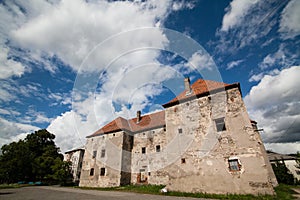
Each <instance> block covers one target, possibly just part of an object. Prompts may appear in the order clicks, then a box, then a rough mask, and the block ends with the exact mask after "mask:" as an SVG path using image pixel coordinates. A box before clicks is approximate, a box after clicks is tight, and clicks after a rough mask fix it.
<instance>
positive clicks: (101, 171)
mask: <svg viewBox="0 0 300 200" xmlns="http://www.w3.org/2000/svg"><path fill="white" fill-rule="evenodd" d="M100 176H105V168H104V167H102V168H100Z"/></svg>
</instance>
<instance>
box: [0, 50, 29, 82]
mask: <svg viewBox="0 0 300 200" xmlns="http://www.w3.org/2000/svg"><path fill="white" fill-rule="evenodd" d="M0 49H1V50H0V79H7V78H10V77H12V76H17V77H20V76H22V75H23V74H24V72H25V70H26V68H25V66H23V65H22V64H21V63H19V62H16V61H14V60H12V59H8V55H7V54H8V51H9V50H8V48H7V47H6V48H5V47H3V46H2V47H1V45H0Z"/></svg>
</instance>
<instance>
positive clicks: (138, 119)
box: [136, 110, 142, 123]
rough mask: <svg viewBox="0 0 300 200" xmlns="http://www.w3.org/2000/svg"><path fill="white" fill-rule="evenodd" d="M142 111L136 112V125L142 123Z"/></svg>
mask: <svg viewBox="0 0 300 200" xmlns="http://www.w3.org/2000/svg"><path fill="white" fill-rule="evenodd" d="M141 118H142V117H141V111H140V110H138V111H137V112H136V123H139V122H140V121H141Z"/></svg>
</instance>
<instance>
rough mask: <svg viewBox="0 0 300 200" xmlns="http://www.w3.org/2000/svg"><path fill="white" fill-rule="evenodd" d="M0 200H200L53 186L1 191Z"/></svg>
mask: <svg viewBox="0 0 300 200" xmlns="http://www.w3.org/2000/svg"><path fill="white" fill-rule="evenodd" d="M0 199H1V200H67V199H72V200H96V199H97V200H99V199H101V200H128V199H130V200H141V199H142V200H160V199H163V200H172V199H174V200H201V199H199V198H188V197H172V196H161V195H149V194H136V193H129V192H115V191H97V190H82V189H77V188H64V187H55V186H35V187H23V188H15V189H1V190H0Z"/></svg>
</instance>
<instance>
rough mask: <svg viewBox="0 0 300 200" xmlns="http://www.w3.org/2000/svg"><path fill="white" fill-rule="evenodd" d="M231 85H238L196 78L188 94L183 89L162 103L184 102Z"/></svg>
mask: <svg viewBox="0 0 300 200" xmlns="http://www.w3.org/2000/svg"><path fill="white" fill-rule="evenodd" d="M233 87H239V84H238V83H233V84H227V83H222V82H217V81H210V80H204V79H198V80H197V81H195V82H194V83H193V84H192V85H191V93H190V94H189V95H187V90H184V91H183V92H182V93H180V94H179V95H178V96H177V97H175V98H174V99H172V100H171V101H169V102H168V103H166V104H164V105H163V107H165V108H166V107H170V106H172V105H175V104H179V103H180V102H185V101H188V100H191V99H194V98H198V97H200V96H205V95H209V94H210V93H214V92H217V91H220V90H226V89H229V88H233Z"/></svg>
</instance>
